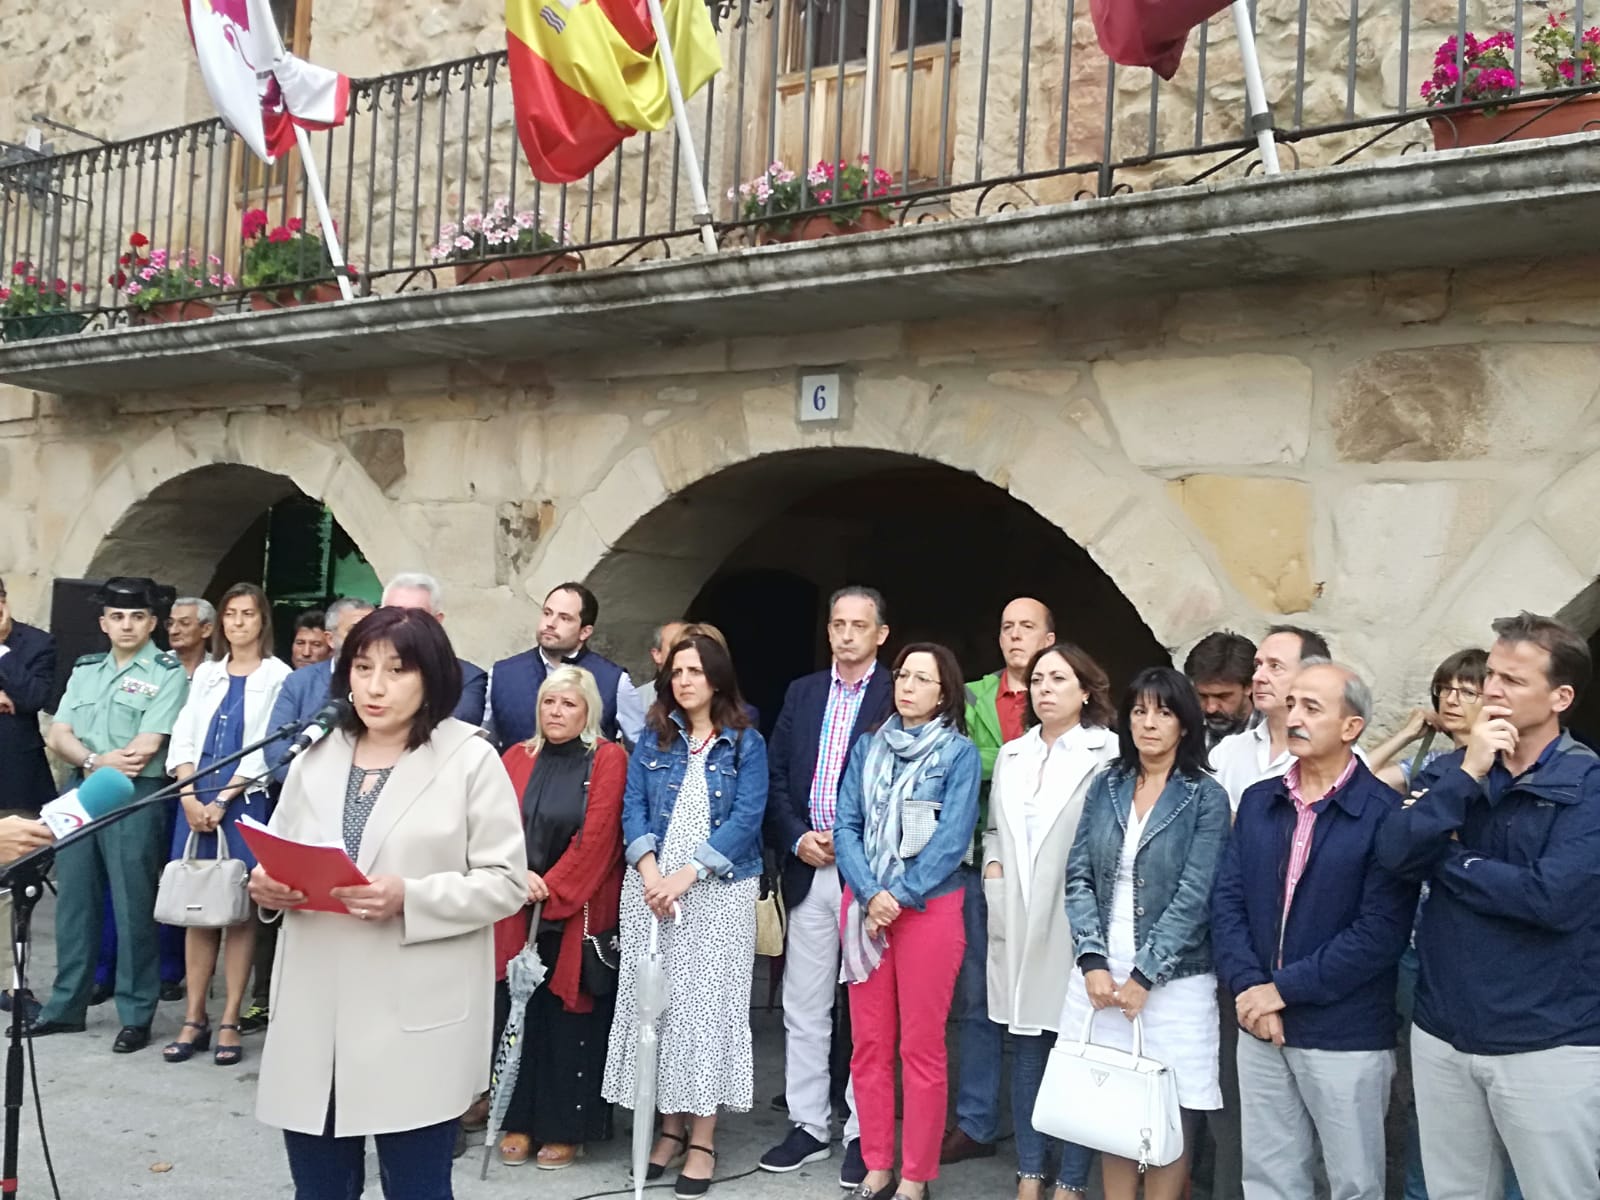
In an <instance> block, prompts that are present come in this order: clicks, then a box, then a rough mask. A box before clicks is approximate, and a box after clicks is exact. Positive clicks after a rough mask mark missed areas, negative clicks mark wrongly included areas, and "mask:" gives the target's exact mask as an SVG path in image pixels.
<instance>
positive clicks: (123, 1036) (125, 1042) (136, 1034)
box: [111, 1025, 150, 1054]
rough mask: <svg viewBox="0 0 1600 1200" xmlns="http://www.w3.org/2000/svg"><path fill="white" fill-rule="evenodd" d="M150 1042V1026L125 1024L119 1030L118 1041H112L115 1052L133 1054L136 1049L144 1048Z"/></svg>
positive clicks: (113, 1051)
mask: <svg viewBox="0 0 1600 1200" xmlns="http://www.w3.org/2000/svg"><path fill="white" fill-rule="evenodd" d="M149 1044H150V1026H148V1025H124V1026H123V1027H122V1028H121V1029H120V1030H118V1031H117V1039H116V1041H114V1042H112V1043H111V1052H112V1053H113V1054H132V1053H133V1052H134V1051H135V1050H143V1049H144V1048H145V1047H146V1046H148V1045H149Z"/></svg>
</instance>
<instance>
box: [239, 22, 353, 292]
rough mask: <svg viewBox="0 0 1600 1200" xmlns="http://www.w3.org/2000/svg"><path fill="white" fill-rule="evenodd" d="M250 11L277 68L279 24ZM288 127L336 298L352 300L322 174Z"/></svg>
mask: <svg viewBox="0 0 1600 1200" xmlns="http://www.w3.org/2000/svg"><path fill="white" fill-rule="evenodd" d="M247 3H248V5H249V11H250V21H251V24H254V23H255V22H257V21H260V22H261V23H262V26H263V28H265V30H266V32H267V37H268V38H269V39H271V45H272V66H273V67H274V68H276V67H277V65H278V63H280V62H281V61H282V60H283V58H284V55H285V54H286V53H287V51H285V50H284V48H283V38H282V36H281V35H280V34H279V33H278V22H277V21H276V20H275V19H274V18H273V16H272V11H271V9H270V8H269V7H268V6H267V5H265V4H262V3H260V2H259V0H247ZM289 123H290V124H291V125H293V126H294V144H295V145H296V146H298V147H299V149H300V167H301V169H302V170H303V171H304V172H305V175H306V190H307V191H308V192H310V193H311V203H312V204H313V205H315V207H316V210H317V222H318V224H320V225H321V226H322V243H323V245H325V246H326V247H327V248H328V260H329V261H330V262H332V263H333V274H334V278H335V280H336V281H337V282H338V284H339V295H340V296H341V297H342V298H343V299H345V300H354V299H355V298H356V294H355V291H354V290H353V289H352V288H351V287H350V272H349V271H347V270H345V261H344V251H343V250H341V249H340V248H339V231H338V230H337V229H335V228H334V227H333V217H332V215H331V214H330V213H329V212H328V196H327V193H326V192H324V191H323V190H322V173H321V172H320V171H318V170H317V160H316V157H315V156H314V155H313V154H312V153H311V137H310V135H309V134H307V133H306V131H305V130H304V129H302V128H301V127H300V125H299V124H297V123H296V122H295V120H294V116H293V114H290V116H289Z"/></svg>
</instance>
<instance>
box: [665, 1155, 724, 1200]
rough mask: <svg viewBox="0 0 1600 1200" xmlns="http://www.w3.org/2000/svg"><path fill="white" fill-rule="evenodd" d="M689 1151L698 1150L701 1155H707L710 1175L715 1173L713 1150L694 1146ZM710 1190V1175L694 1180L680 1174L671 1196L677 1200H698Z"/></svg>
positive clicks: (691, 1177)
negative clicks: (709, 1160) (709, 1162)
mask: <svg viewBox="0 0 1600 1200" xmlns="http://www.w3.org/2000/svg"><path fill="white" fill-rule="evenodd" d="M689 1149H690V1150H698V1151H700V1153H701V1154H704V1155H707V1156H708V1157H709V1158H710V1159H711V1171H712V1174H715V1173H716V1170H717V1152H716V1151H715V1150H713V1149H711V1148H710V1147H709V1146H694V1145H691V1146H690V1147H689ZM710 1190H711V1176H710V1175H708V1176H706V1177H705V1178H704V1179H696V1178H694V1177H693V1176H690V1175H684V1174H681V1173H680V1174H679V1176H678V1185H677V1187H675V1188H673V1190H672V1194H673V1195H674V1196H676V1197H677V1198H678V1200H698V1197H700V1196H704V1195H705V1194H706V1193H707V1192H709V1191H710Z"/></svg>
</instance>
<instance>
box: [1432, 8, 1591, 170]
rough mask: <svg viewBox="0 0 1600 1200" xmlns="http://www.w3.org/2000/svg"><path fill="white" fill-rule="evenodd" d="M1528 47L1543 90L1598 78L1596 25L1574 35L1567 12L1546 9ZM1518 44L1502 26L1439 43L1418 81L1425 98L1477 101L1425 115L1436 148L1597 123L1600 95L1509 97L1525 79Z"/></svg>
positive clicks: (1569, 130)
mask: <svg viewBox="0 0 1600 1200" xmlns="http://www.w3.org/2000/svg"><path fill="white" fill-rule="evenodd" d="M1527 45H1528V46H1529V47H1531V50H1532V57H1533V60H1534V61H1535V62H1536V63H1537V64H1538V67H1539V83H1540V89H1541V90H1543V91H1558V90H1560V89H1562V88H1569V87H1584V86H1593V85H1594V84H1595V83H1596V82H1600V80H1597V79H1596V74H1595V73H1596V65H1597V63H1600V28H1595V27H1591V28H1589V29H1586V30H1584V31H1583V33H1582V35H1581V36H1579V37H1577V38H1574V36H1573V32H1572V26H1571V22H1570V20H1569V18H1568V15H1567V14H1565V13H1550V14H1548V15H1547V16H1546V17H1545V21H1544V23H1543V24H1542V25H1541V26H1540V27H1539V29H1538V30H1537V31H1536V32H1535V33H1534V34H1533V36H1532V37H1530V38H1529V39H1528V41H1527ZM1516 49H1517V38H1516V35H1515V34H1513V33H1510V32H1506V31H1501V32H1499V33H1496V34H1493V35H1491V36H1489V37H1486V38H1478V37H1475V36H1474V35H1473V34H1470V33H1469V34H1467V35H1466V38H1465V40H1464V41H1463V43H1462V44H1461V48H1460V49H1459V50H1458V48H1457V43H1456V39H1455V38H1453V37H1451V38H1446V39H1445V41H1444V42H1443V44H1442V45H1440V47H1439V49H1438V51H1437V53H1435V54H1434V56H1433V64H1434V70H1433V74H1432V76H1430V77H1429V78H1428V79H1426V80H1425V81H1424V82H1423V84H1422V99H1423V101H1424V102H1425V103H1427V104H1429V105H1431V106H1440V105H1453V104H1480V105H1482V107H1481V108H1479V109H1477V110H1474V111H1471V112H1457V113H1450V114H1448V115H1443V116H1437V117H1429V118H1428V124H1429V125H1430V126H1431V127H1432V129H1433V142H1434V146H1435V147H1436V148H1438V149H1440V150H1448V149H1453V148H1455V147H1458V146H1483V145H1488V144H1490V143H1493V142H1501V141H1521V140H1523V139H1525V138H1544V137H1558V136H1560V135H1562V134H1567V133H1578V132H1581V131H1584V130H1588V129H1596V128H1600V95H1584V96H1576V97H1573V98H1570V99H1567V100H1559V99H1546V100H1533V101H1526V102H1522V103H1511V102H1510V101H1511V100H1512V99H1513V98H1514V97H1515V96H1516V95H1517V94H1518V93H1519V91H1520V90H1521V88H1522V85H1523V81H1522V80H1520V79H1519V78H1518V77H1517V73H1516V69H1515V68H1514V67H1513V66H1512V59H1513V57H1514V55H1515V53H1516ZM1458 57H1459V59H1460V62H1459V63H1458V62H1457V59H1458ZM1486 102H1488V103H1486Z"/></svg>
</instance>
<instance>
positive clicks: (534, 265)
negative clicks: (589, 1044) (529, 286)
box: [454, 253, 583, 284]
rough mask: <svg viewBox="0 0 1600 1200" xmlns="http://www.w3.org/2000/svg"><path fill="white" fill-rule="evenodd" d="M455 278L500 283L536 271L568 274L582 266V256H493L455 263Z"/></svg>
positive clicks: (462, 281)
mask: <svg viewBox="0 0 1600 1200" xmlns="http://www.w3.org/2000/svg"><path fill="white" fill-rule="evenodd" d="M454 266H455V272H456V282H457V283H458V284H461V283H497V282H499V281H500V280H503V279H528V278H531V277H532V276H534V275H565V274H566V273H567V272H568V271H581V270H583V259H581V258H579V257H578V256H577V255H576V254H571V253H566V254H519V255H516V256H515V257H513V258H494V259H490V260H489V261H488V262H462V263H455V264H454Z"/></svg>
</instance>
